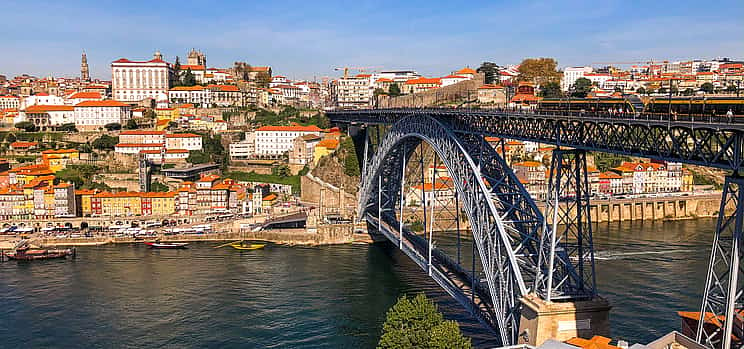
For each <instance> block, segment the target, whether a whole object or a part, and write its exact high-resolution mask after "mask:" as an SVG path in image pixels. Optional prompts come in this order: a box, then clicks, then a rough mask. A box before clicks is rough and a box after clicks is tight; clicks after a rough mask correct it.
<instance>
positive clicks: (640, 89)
mask: <svg viewBox="0 0 744 349" xmlns="http://www.w3.org/2000/svg"><path fill="white" fill-rule="evenodd" d="M636 93H637V94H639V95H642V94H645V93H646V89H645V88H643V87H639V88H638V89H637V90H636Z"/></svg>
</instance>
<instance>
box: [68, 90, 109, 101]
mask: <svg viewBox="0 0 744 349" xmlns="http://www.w3.org/2000/svg"><path fill="white" fill-rule="evenodd" d="M67 98H68V99H76V98H87V99H101V93H100V92H75V93H73V94H71V95H69V96H68V97H67Z"/></svg>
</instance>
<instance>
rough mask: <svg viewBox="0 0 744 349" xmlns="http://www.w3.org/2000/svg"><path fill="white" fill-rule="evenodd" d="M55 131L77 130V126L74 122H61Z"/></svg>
mask: <svg viewBox="0 0 744 349" xmlns="http://www.w3.org/2000/svg"><path fill="white" fill-rule="evenodd" d="M57 131H63V132H77V127H75V123H74V122H71V123H67V124H62V125H59V126H58V127H57Z"/></svg>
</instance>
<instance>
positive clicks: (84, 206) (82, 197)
mask: <svg viewBox="0 0 744 349" xmlns="http://www.w3.org/2000/svg"><path fill="white" fill-rule="evenodd" d="M97 193H98V191H97V190H89V189H87V190H86V189H81V190H75V197H76V200H75V201H77V202H78V205H80V214H82V215H83V217H86V216H90V215H91V214H92V213H93V208H91V206H90V198H92V197H93V195H96V194H97Z"/></svg>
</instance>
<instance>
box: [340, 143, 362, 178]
mask: <svg viewBox="0 0 744 349" xmlns="http://www.w3.org/2000/svg"><path fill="white" fill-rule="evenodd" d="M340 148H341V153H343V156H344V159H343V165H344V174H346V175H347V176H351V177H359V176H361V175H362V171H361V170H360V169H359V160H357V153H356V147H355V146H354V141H353V140H352V139H351V137H345V138H344V139H342V140H341V144H340Z"/></svg>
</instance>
